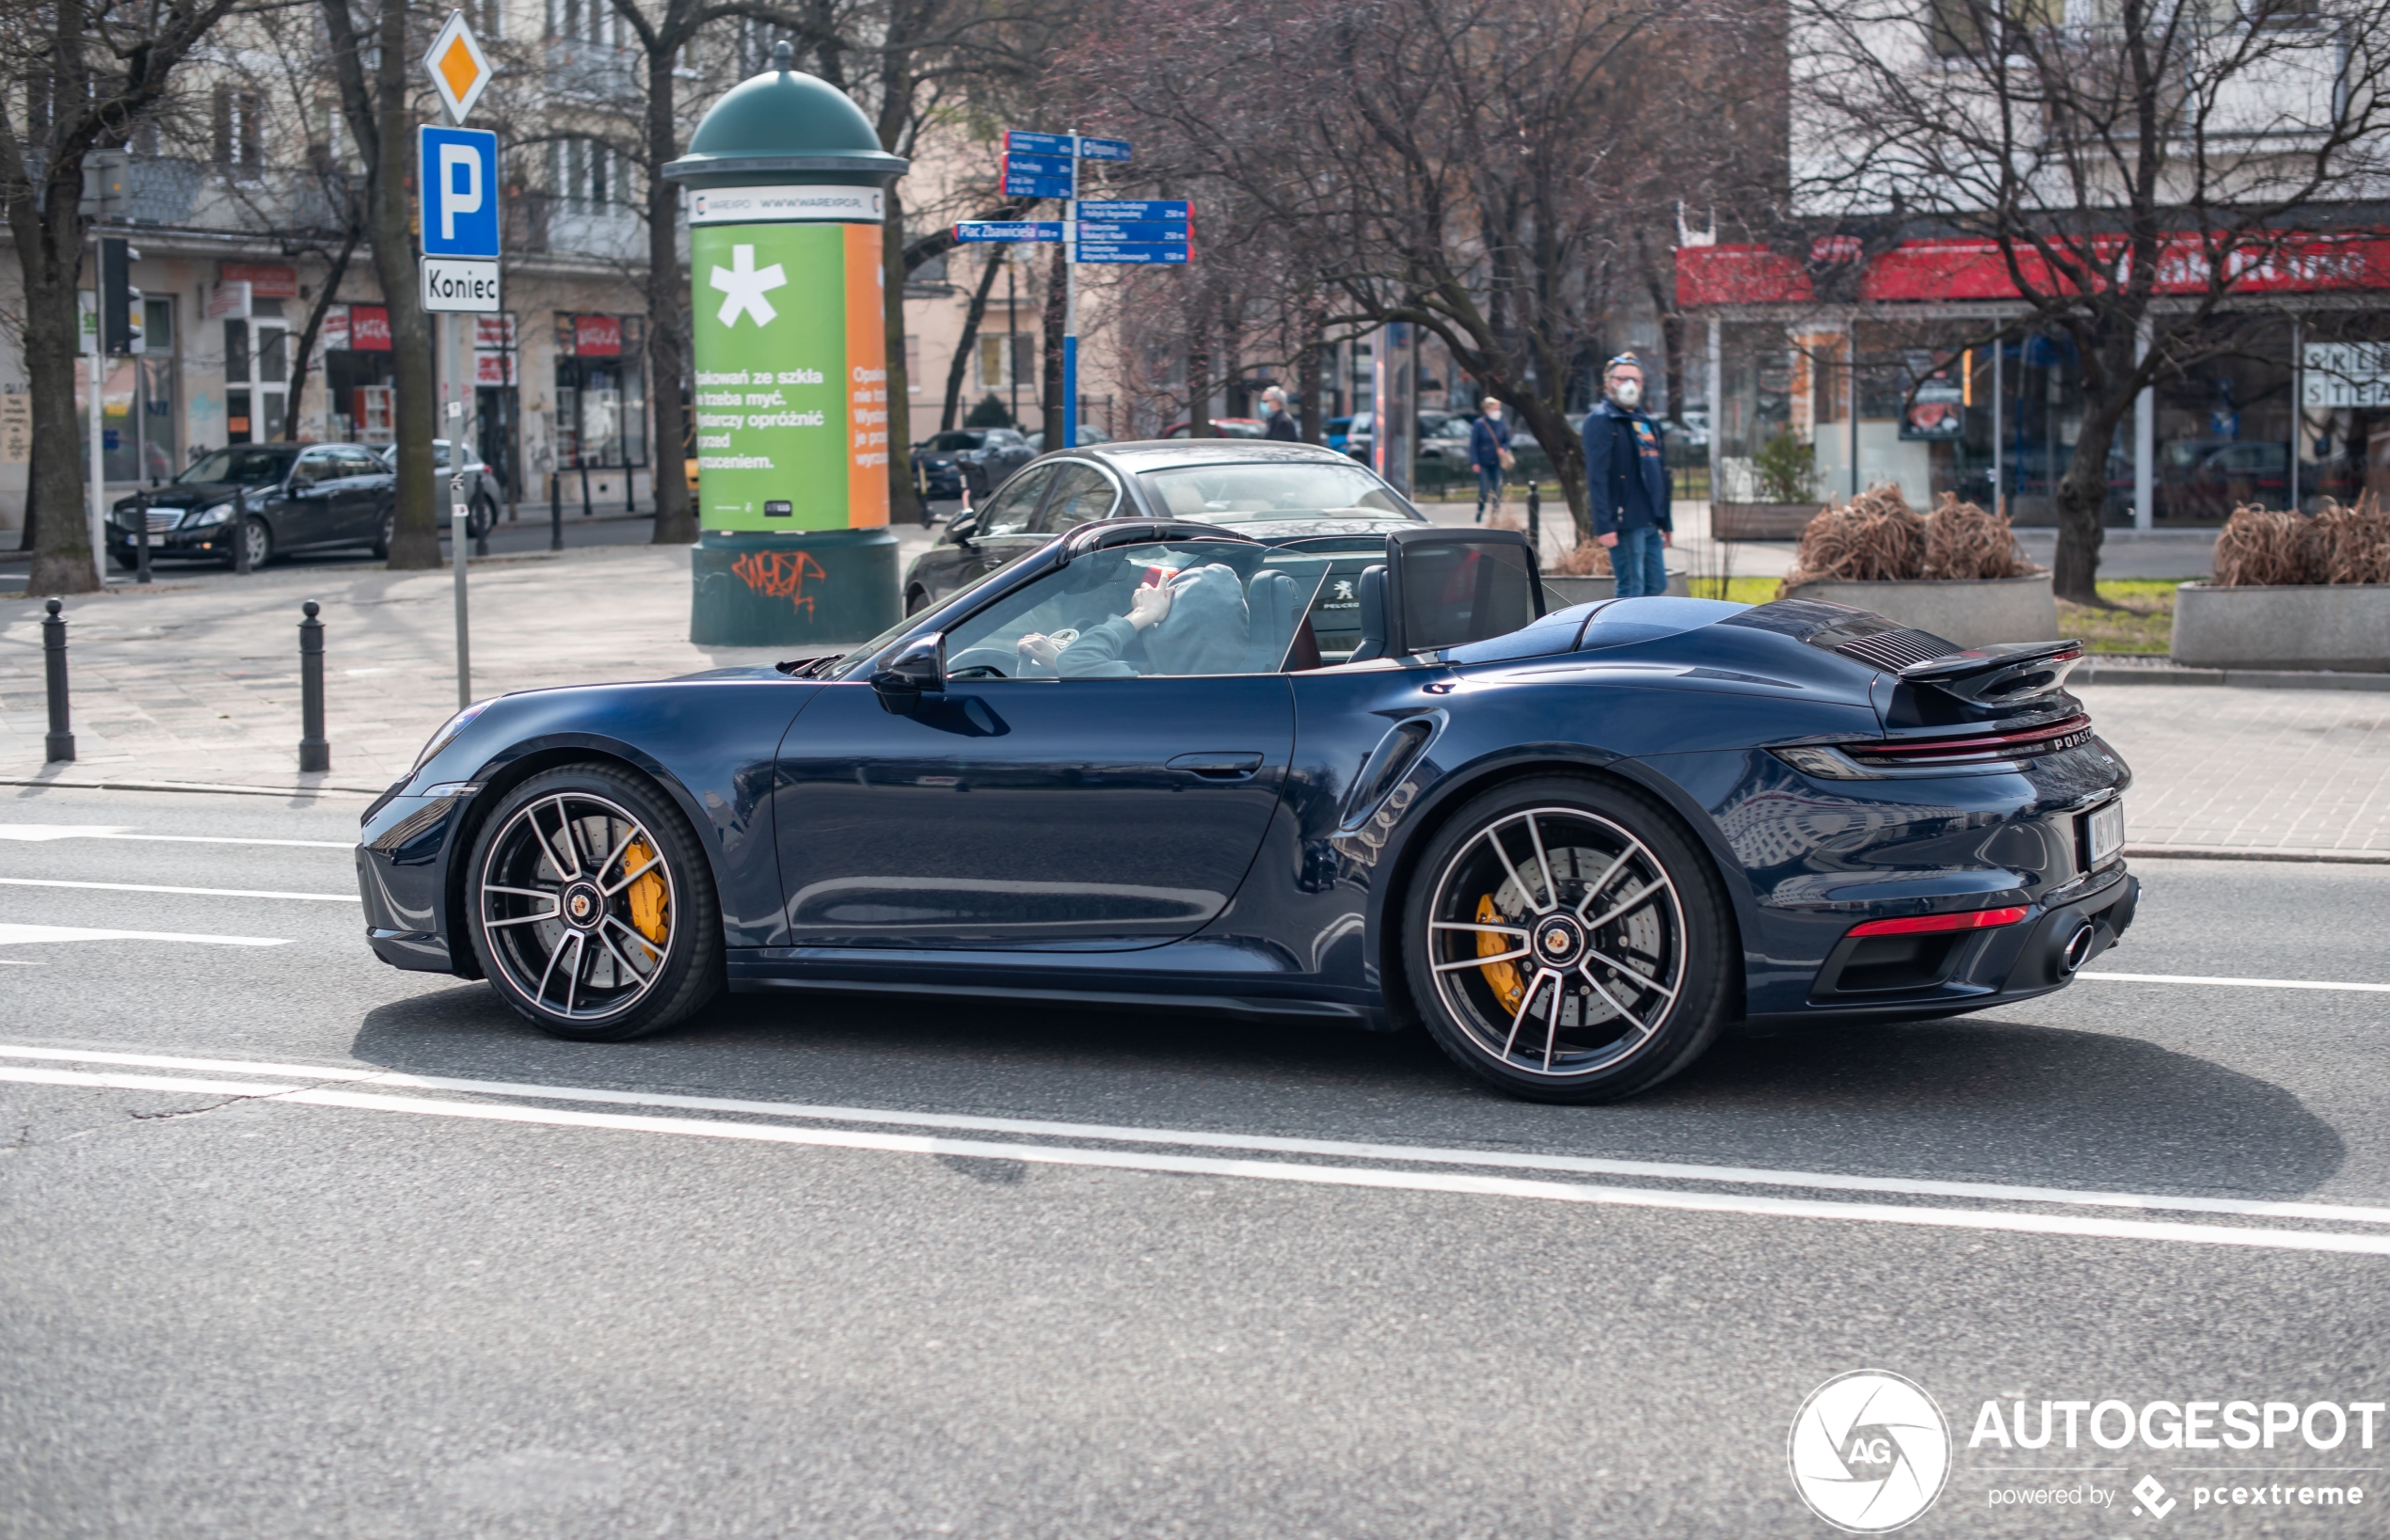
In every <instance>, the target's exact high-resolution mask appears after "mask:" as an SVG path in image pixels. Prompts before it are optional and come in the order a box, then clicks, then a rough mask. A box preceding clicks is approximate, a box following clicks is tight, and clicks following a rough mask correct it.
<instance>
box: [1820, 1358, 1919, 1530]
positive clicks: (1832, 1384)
mask: <svg viewBox="0 0 2390 1540" xmlns="http://www.w3.org/2000/svg"><path fill="white" fill-rule="evenodd" d="M1787 1457H1788V1459H1789V1461H1790V1463H1791V1465H1792V1469H1793V1488H1794V1489H1795V1490H1796V1491H1798V1492H1799V1493H1800V1494H1801V1500H1802V1501H1804V1502H1806V1503H1808V1505H1809V1511H1810V1512H1811V1513H1813V1514H1815V1515H1817V1516H1818V1517H1820V1518H1823V1519H1824V1520H1825V1521H1826V1522H1827V1523H1828V1524H1831V1525H1833V1526H1834V1527H1835V1528H1836V1529H1838V1530H1844V1531H1847V1532H1850V1533H1852V1534H1882V1533H1885V1532H1888V1531H1890V1530H1897V1529H1899V1528H1900V1527H1901V1526H1902V1525H1904V1524H1906V1523H1908V1522H1909V1521H1910V1520H1912V1519H1914V1518H1916V1517H1917V1516H1919V1515H1920V1514H1922V1513H1924V1512H1925V1510H1927V1509H1928V1508H1931V1507H1932V1506H1934V1500H1935V1499H1936V1498H1938V1497H1940V1496H1941V1495H1942V1484H1943V1483H1944V1482H1946V1481H1948V1480H1949V1478H1950V1473H1951V1430H1950V1424H1948V1423H1947V1422H1945V1421H1942V1409H1941V1408H1940V1407H1939V1406H1936V1405H1935V1404H1934V1398H1933V1397H1932V1396H1929V1395H1927V1394H1926V1393H1925V1391H1924V1389H1923V1388H1922V1387H1920V1386H1919V1385H1918V1383H1917V1382H1916V1381H1914V1380H1911V1379H1906V1378H1904V1377H1903V1376H1901V1375H1899V1374H1895V1373H1889V1372H1888V1371H1886V1370H1881V1369H1855V1370H1853V1371H1851V1372H1850V1373H1847V1374H1837V1375H1835V1376H1834V1377H1833V1378H1832V1379H1830V1380H1827V1381H1826V1382H1825V1383H1824V1385H1821V1386H1819V1387H1818V1388H1817V1389H1814V1390H1811V1391H1810V1392H1809V1397H1808V1400H1807V1401H1804V1402H1802V1403H1801V1410H1800V1412H1799V1413H1798V1414H1797V1415H1796V1416H1794V1418H1793V1437H1792V1438H1791V1440H1790V1445H1789V1449H1788V1455H1787Z"/></svg>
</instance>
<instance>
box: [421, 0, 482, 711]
mask: <svg viewBox="0 0 2390 1540" xmlns="http://www.w3.org/2000/svg"><path fill="white" fill-rule="evenodd" d="M423 72H424V73H425V74H426V75H429V76H430V77H431V82H432V90H433V92H434V94H436V95H437V96H438V98H439V103H440V107H441V110H442V112H443V113H444V114H445V116H446V117H447V119H448V123H447V126H446V127H443V128H434V127H432V126H431V125H430V124H428V123H427V124H425V125H423V126H422V127H421V128H418V129H417V130H416V131H415V167H416V183H417V185H418V186H420V187H421V188H422V199H423V200H422V210H421V215H422V217H421V219H420V221H419V223H420V224H421V226H422V232H423V251H422V263H421V266H422V282H423V309H424V310H426V311H428V312H430V313H431V315H432V316H433V317H434V321H433V325H435V326H436V327H438V332H437V333H436V336H435V342H434V347H433V358H434V364H435V373H436V374H438V373H444V374H446V375H447V385H448V397H449V399H448V411H447V414H446V415H447V418H448V520H449V534H450V543H451V551H452V556H453V560H454V564H455V579H456V704H457V706H460V707H462V706H470V705H471V704H472V703H473V649H472V627H471V625H470V615H469V611H468V605H467V589H466V582H465V551H466V545H467V543H468V541H469V540H470V526H471V523H472V509H471V505H470V503H468V502H467V501H466V500H465V439H466V435H467V431H468V422H467V417H466V409H465V404H466V396H467V392H468V391H470V389H472V372H471V369H470V366H469V365H468V364H467V363H466V362H465V361H463V360H462V359H460V358H458V357H456V355H457V353H458V351H459V349H458V346H457V342H458V339H459V338H460V337H461V336H462V334H463V333H462V328H461V327H460V326H459V325H458V324H457V323H454V322H450V321H444V320H441V319H439V318H440V317H443V316H446V315H450V314H457V313H464V314H477V313H491V312H495V311H496V310H498V308H499V300H500V294H499V267H498V251H499V246H498V242H499V227H498V187H499V181H498V135H495V134H492V133H489V132H488V131H486V130H484V129H469V128H466V127H464V126H463V124H464V121H465V119H466V117H467V116H468V115H469V114H470V113H471V112H472V110H473V103H476V102H478V101H480V100H481V94H482V91H483V89H484V88H485V87H487V86H488V85H489V77H490V69H489V60H488V59H487V58H486V56H484V55H483V53H482V49H481V42H480V40H478V39H476V38H475V37H474V36H473V29H472V27H471V26H470V24H468V23H467V22H466V20H465V13H464V12H463V11H461V10H452V11H450V12H449V13H448V21H447V22H446V23H445V24H443V25H442V26H441V27H440V29H439V32H438V35H437V36H435V37H434V38H433V39H432V46H431V47H430V48H429V49H428V50H426V51H425V52H424V55H423ZM442 354H446V355H447V356H448V357H447V360H446V368H444V369H441V368H439V367H438V364H439V360H440V356H441V355H442ZM434 463H435V464H437V463H438V461H437V459H435V461H434Z"/></svg>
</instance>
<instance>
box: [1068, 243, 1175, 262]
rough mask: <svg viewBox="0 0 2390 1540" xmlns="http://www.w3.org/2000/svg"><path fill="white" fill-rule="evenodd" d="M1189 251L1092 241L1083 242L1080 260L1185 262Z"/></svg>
mask: <svg viewBox="0 0 2390 1540" xmlns="http://www.w3.org/2000/svg"><path fill="white" fill-rule="evenodd" d="M1188 249H1189V248H1188V247H1187V246H1161V245H1158V244H1155V243H1151V242H1148V243H1143V244H1139V245H1129V244H1125V243H1121V244H1114V243H1110V242H1107V243H1105V244H1104V245H1101V246H1099V245H1096V244H1095V243H1094V242H1091V241H1081V242H1080V243H1079V246H1078V260H1079V261H1080V262H1185V261H1186V260H1187V251H1188Z"/></svg>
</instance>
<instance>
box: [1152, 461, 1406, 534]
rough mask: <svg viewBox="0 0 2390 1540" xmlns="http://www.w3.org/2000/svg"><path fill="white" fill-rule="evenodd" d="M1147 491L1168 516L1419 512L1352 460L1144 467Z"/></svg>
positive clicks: (1243, 519) (1237, 518) (1254, 518)
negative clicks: (1346, 463) (1348, 462)
mask: <svg viewBox="0 0 2390 1540" xmlns="http://www.w3.org/2000/svg"><path fill="white" fill-rule="evenodd" d="M1145 486H1146V492H1147V495H1148V496H1149V497H1150V498H1151V499H1152V500H1153V502H1154V503H1155V505H1156V506H1157V507H1160V508H1162V509H1164V510H1166V511H1167V512H1168V513H1169V514H1170V516H1171V517H1173V518H1200V519H1202V520H1203V522H1204V523H1206V524H1252V523H1260V522H1264V521H1267V520H1275V519H1283V518H1399V519H1407V520H1408V519H1417V518H1419V517H1420V515H1419V514H1418V513H1417V512H1416V511H1415V510H1413V509H1412V508H1411V506H1410V504H1409V503H1407V502H1405V501H1403V500H1402V499H1401V497H1400V496H1398V495H1397V494H1396V493H1395V492H1394V488H1392V487H1390V486H1388V485H1387V484H1385V483H1384V482H1381V481H1379V480H1378V478H1377V477H1375V476H1373V475H1371V474H1370V473H1369V472H1368V471H1366V470H1363V469H1362V468H1361V467H1359V466H1357V465H1326V464H1320V463H1317V462H1314V463H1311V464H1297V465H1274V464H1263V463H1246V464H1240V465H1212V466H1188V467H1187V468H1183V469H1177V470H1149V471H1147V472H1146V473H1145Z"/></svg>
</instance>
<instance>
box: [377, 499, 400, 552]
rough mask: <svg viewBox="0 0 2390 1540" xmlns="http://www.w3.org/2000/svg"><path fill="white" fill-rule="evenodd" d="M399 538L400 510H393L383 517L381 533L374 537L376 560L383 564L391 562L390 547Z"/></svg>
mask: <svg viewBox="0 0 2390 1540" xmlns="http://www.w3.org/2000/svg"><path fill="white" fill-rule="evenodd" d="M397 538H398V510H397V509H395V508H392V509H390V510H388V511H387V512H385V513H384V514H383V515H382V528H381V532H379V533H378V534H376V535H374V560H376V561H381V562H387V561H389V560H390V546H391V544H392V543H393V542H394V541H396V540H397Z"/></svg>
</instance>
